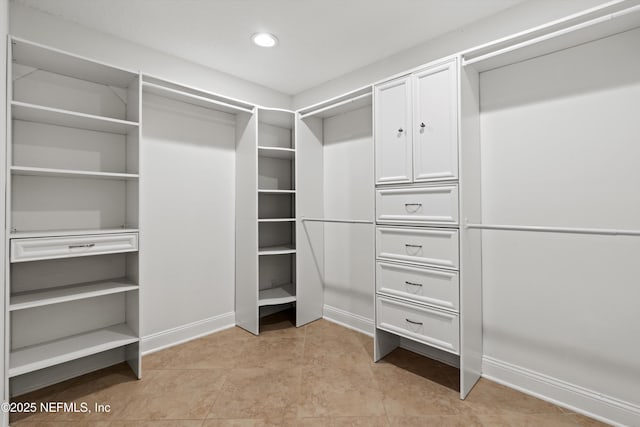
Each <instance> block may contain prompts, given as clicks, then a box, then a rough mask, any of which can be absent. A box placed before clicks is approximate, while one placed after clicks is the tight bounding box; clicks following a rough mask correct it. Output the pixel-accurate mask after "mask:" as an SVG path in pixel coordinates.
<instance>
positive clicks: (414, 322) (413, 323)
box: [404, 319, 422, 326]
mask: <svg viewBox="0 0 640 427" xmlns="http://www.w3.org/2000/svg"><path fill="white" fill-rule="evenodd" d="M404 320H406V321H407V322H409V323H411V324H412V325H420V326H422V322H416V321H415V320H411V319H404Z"/></svg>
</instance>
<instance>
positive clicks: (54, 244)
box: [11, 233, 138, 262]
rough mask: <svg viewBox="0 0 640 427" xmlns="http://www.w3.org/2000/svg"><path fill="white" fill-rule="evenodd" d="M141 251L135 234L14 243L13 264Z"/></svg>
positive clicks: (72, 237)
mask: <svg viewBox="0 0 640 427" xmlns="http://www.w3.org/2000/svg"><path fill="white" fill-rule="evenodd" d="M137 250H138V235H137V234H136V233H122V234H105V235H95V236H71V237H40V238H35V239H12V240H11V262H25V261H37V260H42V259H55V258H72V257H80V256H89V255H102V254H111V253H117V252H133V251H137Z"/></svg>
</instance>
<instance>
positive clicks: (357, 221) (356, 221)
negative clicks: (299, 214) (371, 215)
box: [301, 218, 373, 224]
mask: <svg viewBox="0 0 640 427" xmlns="http://www.w3.org/2000/svg"><path fill="white" fill-rule="evenodd" d="M301 221H303V222H304V221H311V222H343V223H346V224H373V221H369V220H366V219H335V218H302V219H301Z"/></svg>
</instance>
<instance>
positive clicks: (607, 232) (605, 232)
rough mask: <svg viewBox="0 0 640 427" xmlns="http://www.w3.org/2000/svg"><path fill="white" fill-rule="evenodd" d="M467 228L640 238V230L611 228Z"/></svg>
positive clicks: (474, 226) (482, 225) (471, 226)
mask: <svg viewBox="0 0 640 427" xmlns="http://www.w3.org/2000/svg"><path fill="white" fill-rule="evenodd" d="M465 228H475V229H478V230H505V231H537V232H542V233H566V234H595V235H602V236H640V230H616V229H611V228H570V227H541V226H527V225H498V224H474V223H467V224H466V225H465Z"/></svg>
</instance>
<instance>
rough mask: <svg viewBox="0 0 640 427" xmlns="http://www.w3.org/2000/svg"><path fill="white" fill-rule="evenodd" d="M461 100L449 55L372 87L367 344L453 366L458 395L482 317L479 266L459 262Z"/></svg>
mask: <svg viewBox="0 0 640 427" xmlns="http://www.w3.org/2000/svg"><path fill="white" fill-rule="evenodd" d="M458 105H459V98H458V71H457V58H455V57H453V58H449V59H446V60H444V61H442V62H439V63H434V64H432V65H428V66H426V67H425V68H423V69H420V70H418V71H415V72H413V73H411V74H409V75H406V76H403V77H400V78H397V79H394V80H391V81H388V82H382V83H380V84H378V85H376V87H375V97H374V110H375V117H374V119H375V129H376V133H375V158H376V162H375V165H376V207H375V211H376V232H375V247H376V251H375V259H376V278H375V283H376V285H375V289H376V290H375V328H376V329H375V343H374V344H375V345H374V348H375V360H376V361H378V360H380V359H382V358H383V357H384V356H385V355H387V354H388V353H389V352H391V351H392V350H393V349H395V348H396V347H398V346H405V347H409V348H412V349H414V350H416V349H419V351H420V352H421V353H423V354H426V355H428V356H430V357H434V358H437V359H439V360H443V361H446V362H447V363H449V364H452V365H455V366H458V367H459V368H460V372H461V374H460V377H461V378H460V383H461V386H460V396H461V398H464V397H466V395H467V394H468V393H469V391H470V390H471V388H472V387H473V385H474V384H475V382H476V381H477V380H478V378H479V376H480V357H481V353H482V351H481V342H482V329H481V321H482V319H481V316H480V313H481V310H480V306H481V299H480V289H481V288H480V281H479V270H474V271H471V270H469V268H468V266H465V267H466V268H465V269H463V267H462V264H463V261H464V260H463V258H462V257H461V251H462V248H463V247H466V246H467V245H468V241H469V236H468V234H466V233H467V232H466V231H465V230H462V231H461V230H460V227H459V225H460V216H461V213H463V211H462V208H463V205H462V203H461V197H460V196H461V191H463V189H462V188H461V186H462V185H463V183H462V180H459V179H458V177H459V173H458V172H459V170H458V169H459V168H458V163H459V149H458V147H459V141H458V126H459V122H458ZM470 154H471V157H472V158H473V159H475V160H476V161H479V157H478V156H477V155H476V153H475V152H472V153H470ZM464 207H465V208H467V206H466V205H465V206H464ZM473 239H479V236H478V235H477V233H476V235H475V236H474V237H473ZM478 241H479V240H478ZM474 242H475V240H474ZM474 249H475V248H474ZM474 255H477V256H479V250H478V251H477V254H475V253H474ZM470 265H472V264H470ZM467 272H469V273H471V274H470V275H469V280H468V281H467V274H466V273H467ZM469 296H473V298H469ZM463 297H466V298H465V301H466V302H465V304H462V303H461V299H462V298H463Z"/></svg>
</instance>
